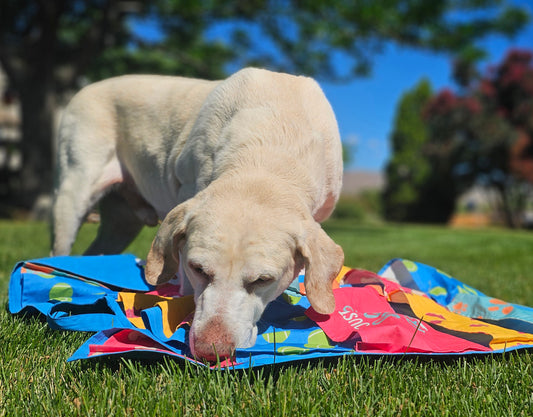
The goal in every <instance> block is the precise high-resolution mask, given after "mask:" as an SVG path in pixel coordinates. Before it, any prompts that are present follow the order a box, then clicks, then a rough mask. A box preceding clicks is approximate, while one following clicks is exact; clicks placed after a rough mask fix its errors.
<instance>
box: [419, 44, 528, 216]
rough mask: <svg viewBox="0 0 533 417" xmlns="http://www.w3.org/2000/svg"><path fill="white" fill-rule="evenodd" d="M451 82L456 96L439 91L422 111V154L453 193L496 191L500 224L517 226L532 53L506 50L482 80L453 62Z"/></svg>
mask: <svg viewBox="0 0 533 417" xmlns="http://www.w3.org/2000/svg"><path fill="white" fill-rule="evenodd" d="M454 76H455V79H456V81H457V83H458V85H459V86H460V88H459V91H458V92H452V91H451V90H449V89H446V90H443V91H441V92H440V93H438V94H437V95H436V96H435V97H434V98H433V99H432V100H431V101H430V102H429V103H428V105H427V107H426V109H425V113H424V114H425V118H426V120H427V122H428V126H429V131H430V135H429V136H430V140H429V141H428V144H427V145H426V149H425V151H426V154H427V155H428V158H430V159H431V160H433V161H434V167H435V169H440V170H441V171H442V175H443V176H446V177H449V178H451V181H453V182H454V187H455V189H457V190H464V189H465V188H468V187H469V186H471V185H473V184H476V183H478V184H485V185H489V186H491V187H493V188H494V189H496V190H497V191H498V192H499V195H500V197H501V198H500V200H501V207H500V208H501V209H502V214H503V216H504V219H505V221H506V222H507V224H508V225H509V226H517V225H518V224H519V221H520V220H519V217H518V216H519V215H520V213H521V211H522V209H523V205H524V203H525V202H526V197H527V193H529V192H530V189H531V185H530V184H532V183H533V52H531V51H527V50H511V51H509V53H508V54H507V56H506V57H505V59H504V60H503V62H502V63H501V64H499V65H497V66H495V67H492V68H489V69H488V70H487V71H486V73H485V74H480V73H479V72H478V71H477V70H476V69H475V68H474V67H473V66H472V65H469V64H468V62H466V61H458V62H457V63H456V65H455V68H454ZM528 184H529V185H528Z"/></svg>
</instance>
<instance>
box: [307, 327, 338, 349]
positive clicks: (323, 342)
mask: <svg viewBox="0 0 533 417" xmlns="http://www.w3.org/2000/svg"><path fill="white" fill-rule="evenodd" d="M305 347H306V348H324V349H330V348H332V347H333V346H332V345H331V344H330V343H329V339H328V337H327V336H326V333H324V331H323V330H322V329H317V330H314V331H312V332H311V333H309V337H308V338H307V344H305Z"/></svg>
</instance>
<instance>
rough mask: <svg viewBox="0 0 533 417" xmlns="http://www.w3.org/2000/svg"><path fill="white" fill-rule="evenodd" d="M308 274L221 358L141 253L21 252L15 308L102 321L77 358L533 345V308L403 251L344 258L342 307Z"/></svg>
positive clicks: (248, 363) (244, 359) (79, 324)
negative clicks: (206, 346) (316, 303)
mask: <svg viewBox="0 0 533 417" xmlns="http://www.w3.org/2000/svg"><path fill="white" fill-rule="evenodd" d="M303 278H304V277H303V275H300V276H299V277H298V278H297V279H295V281H294V282H293V283H292V284H291V285H290V286H289V288H288V289H287V290H286V291H285V292H284V293H283V294H282V295H281V296H280V297H279V298H278V299H276V300H274V301H273V302H272V303H270V305H269V306H268V307H267V309H266V310H265V312H264V314H263V316H262V317H261V320H260V321H259V323H258V328H259V334H258V337H257V341H256V343H255V345H254V346H253V347H251V348H247V349H237V351H236V354H235V357H234V358H232V359H231V360H225V361H223V362H222V363H218V364H208V363H204V362H202V361H197V360H196V359H195V358H194V357H193V356H192V355H191V352H190V350H189V346H188V332H189V328H190V324H191V321H192V319H193V312H194V301H193V299H192V297H191V296H186V297H181V296H180V295H179V294H180V288H179V286H178V285H177V284H174V283H172V282H171V283H169V284H165V285H162V286H159V287H151V286H149V285H148V284H147V283H146V281H145V280H144V268H143V262H142V261H140V260H139V259H137V258H135V257H134V256H132V255H113V256H94V257H90V256H89V257H58V258H45V259H38V260H32V261H26V262H21V263H19V264H17V265H16V266H15V268H14V270H13V272H12V275H11V282H10V287H9V309H10V311H11V313H19V312H24V311H31V312H38V313H40V314H43V315H45V316H46V319H47V321H48V323H49V325H50V327H52V328H54V329H68V330H81V331H94V332H97V333H96V334H95V335H93V336H92V337H90V338H89V340H87V341H86V342H85V343H84V344H83V345H82V346H81V347H80V348H79V349H78V350H77V351H76V352H75V353H74V354H73V355H72V357H71V358H70V359H69V360H77V359H88V358H93V357H101V356H105V355H125V354H128V355H134V356H136V357H142V356H146V355H150V356H153V355H169V356H172V357H175V358H178V359H180V360H187V361H190V362H193V363H197V364H200V365H205V366H211V367H214V368H231V369H243V368H249V367H256V366H263V365H269V364H275V363H283V362H288V361H298V360H310V359H315V358H325V357H334V356H342V355H362V354H383V355H384V354H387V355H398V354H401V355H403V354H419V355H420V354H424V355H425V354H429V355H457V354H473V353H475V354H483V353H487V352H503V351H506V350H511V349H520V348H530V347H533V334H531V333H529V332H532V333H533V309H532V308H530V307H525V306H520V305H516V304H509V303H506V302H504V301H501V300H498V299H495V298H491V297H487V296H485V295H484V294H482V293H481V292H479V291H478V290H476V289H474V288H472V287H470V286H468V285H465V284H464V283H462V282H460V281H458V280H456V279H454V278H452V277H450V276H449V275H447V274H445V273H444V272H442V271H440V270H438V269H435V268H433V267H430V266H427V265H423V264H420V263H416V262H412V261H408V260H401V259H394V260H392V261H390V262H389V263H388V264H387V265H385V266H384V267H383V268H382V270H381V271H380V272H379V274H375V273H373V272H369V271H363V270H358V269H350V268H347V267H345V268H343V270H342V271H341V273H340V274H339V276H338V277H337V279H336V281H335V283H334V285H333V287H334V290H333V291H334V295H335V301H336V309H335V311H334V312H333V313H332V314H331V315H321V314H318V313H317V312H315V311H314V310H313V308H312V307H311V306H310V304H309V301H308V300H307V297H306V296H305V287H304V279H303Z"/></svg>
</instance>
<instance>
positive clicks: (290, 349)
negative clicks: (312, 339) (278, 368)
mask: <svg viewBox="0 0 533 417" xmlns="http://www.w3.org/2000/svg"><path fill="white" fill-rule="evenodd" d="M277 351H278V353H280V354H282V355H298V354H300V353H305V352H308V351H309V349H306V348H302V347H298V346H281V347H279V348H278V349H277Z"/></svg>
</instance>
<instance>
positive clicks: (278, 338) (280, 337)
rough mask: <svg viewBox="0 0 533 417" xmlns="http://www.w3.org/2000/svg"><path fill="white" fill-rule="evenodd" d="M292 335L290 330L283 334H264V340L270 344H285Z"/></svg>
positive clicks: (282, 332)
mask: <svg viewBox="0 0 533 417" xmlns="http://www.w3.org/2000/svg"><path fill="white" fill-rule="evenodd" d="M290 334H291V332H290V331H288V330H285V331H281V332H270V333H263V339H265V340H266V341H267V342H268V343H283V342H284V341H285V340H287V339H288V337H289V335H290Z"/></svg>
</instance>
